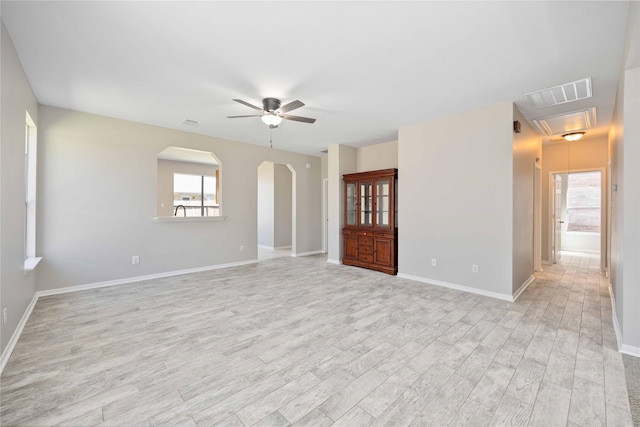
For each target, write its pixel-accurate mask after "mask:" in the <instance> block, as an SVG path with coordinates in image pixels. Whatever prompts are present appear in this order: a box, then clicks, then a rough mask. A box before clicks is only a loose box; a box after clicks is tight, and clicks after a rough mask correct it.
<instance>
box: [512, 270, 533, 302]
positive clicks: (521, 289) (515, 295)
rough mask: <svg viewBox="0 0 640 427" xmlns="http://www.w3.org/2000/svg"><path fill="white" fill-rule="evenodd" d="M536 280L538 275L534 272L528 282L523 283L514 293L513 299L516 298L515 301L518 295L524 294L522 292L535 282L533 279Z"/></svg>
mask: <svg viewBox="0 0 640 427" xmlns="http://www.w3.org/2000/svg"><path fill="white" fill-rule="evenodd" d="M534 280H536V276H534V275H533V274H532V275H531V277H529V278H528V279H527V281H526V282H524V283H523V284H522V286H520V287H519V288H518V290H517V291H516V293H515V294H513V300H514V301H515V300H517V299H518V297H519V296H520V295H522V293H523V292H524V291H525V290H526V289H527V288H528V287H529V285H530V284H532V283H533V281H534Z"/></svg>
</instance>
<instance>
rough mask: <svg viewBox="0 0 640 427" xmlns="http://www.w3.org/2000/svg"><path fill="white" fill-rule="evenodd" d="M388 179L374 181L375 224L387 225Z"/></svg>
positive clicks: (379, 225)
mask: <svg viewBox="0 0 640 427" xmlns="http://www.w3.org/2000/svg"><path fill="white" fill-rule="evenodd" d="M389 190H390V189H389V180H388V179H378V180H377V181H376V225H377V226H378V227H389V198H390V197H389Z"/></svg>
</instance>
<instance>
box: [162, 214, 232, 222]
mask: <svg viewBox="0 0 640 427" xmlns="http://www.w3.org/2000/svg"><path fill="white" fill-rule="evenodd" d="M225 218H226V216H224V215H220V216H156V217H153V220H152V221H153V222H211V221H224V219H225Z"/></svg>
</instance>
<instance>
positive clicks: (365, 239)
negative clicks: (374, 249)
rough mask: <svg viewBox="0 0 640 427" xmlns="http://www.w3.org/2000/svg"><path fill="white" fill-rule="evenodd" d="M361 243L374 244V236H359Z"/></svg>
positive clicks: (359, 242)
mask: <svg viewBox="0 0 640 427" xmlns="http://www.w3.org/2000/svg"><path fill="white" fill-rule="evenodd" d="M358 244H359V245H373V237H363V236H360V237H359V238H358Z"/></svg>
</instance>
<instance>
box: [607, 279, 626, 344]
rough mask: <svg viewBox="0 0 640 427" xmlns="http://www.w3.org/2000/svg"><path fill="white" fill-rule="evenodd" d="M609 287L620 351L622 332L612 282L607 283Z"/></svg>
mask: <svg viewBox="0 0 640 427" xmlns="http://www.w3.org/2000/svg"><path fill="white" fill-rule="evenodd" d="M607 288H608V289H609V298H610V299H611V320H612V322H613V332H614V333H615V334H616V343H617V344H618V351H620V347H621V343H622V332H621V331H620V324H619V323H618V316H616V296H615V295H614V294H613V286H611V282H609V283H607Z"/></svg>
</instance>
